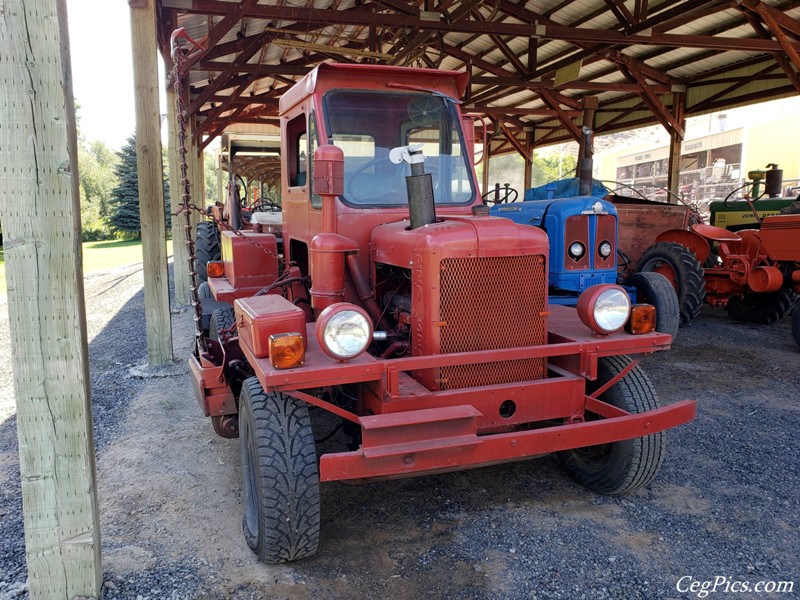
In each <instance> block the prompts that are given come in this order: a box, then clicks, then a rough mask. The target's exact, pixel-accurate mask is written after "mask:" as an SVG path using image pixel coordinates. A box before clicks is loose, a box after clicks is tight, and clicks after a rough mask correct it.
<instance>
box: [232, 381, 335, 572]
mask: <svg viewBox="0 0 800 600" xmlns="http://www.w3.org/2000/svg"><path fill="white" fill-rule="evenodd" d="M239 439H240V441H241V450H242V475H243V479H244V516H243V517H242V529H243V531H244V537H245V540H246V542H247V545H248V546H250V549H251V550H252V551H253V552H255V553H256V555H258V558H259V560H261V561H263V562H265V563H268V564H278V563H285V562H289V561H293V560H298V559H301V558H307V557H309V556H313V555H314V554H315V553H316V552H317V547H318V545H319V523H320V508H319V466H318V463H317V453H316V448H315V446H314V435H313V432H312V430H311V420H310V419H309V416H308V407H307V405H306V404H305V403H304V402H302V401H300V400H297V399H295V398H292V397H291V396H287V395H284V394H281V393H280V392H271V393H266V392H264V390H263V388H262V387H261V384H260V383H259V382H258V379H257V378H256V377H251V378H249V379H247V380H245V382H244V384H243V385H242V393H241V396H240V397H239Z"/></svg>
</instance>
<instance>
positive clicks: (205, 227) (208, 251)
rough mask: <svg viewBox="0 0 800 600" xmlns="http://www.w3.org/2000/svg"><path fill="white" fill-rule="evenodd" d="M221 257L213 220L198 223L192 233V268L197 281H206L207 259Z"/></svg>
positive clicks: (217, 230)
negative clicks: (195, 273)
mask: <svg viewBox="0 0 800 600" xmlns="http://www.w3.org/2000/svg"><path fill="white" fill-rule="evenodd" d="M221 257H222V255H221V253H220V247H219V229H218V228H217V224H216V223H214V222H213V221H202V222H201V223H198V224H197V228H196V229H195V233H194V270H195V271H197V281H198V282H201V283H202V282H205V281H208V268H207V266H206V265H207V264H208V261H211V260H219V259H220V258H221Z"/></svg>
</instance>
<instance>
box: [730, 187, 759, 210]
mask: <svg viewBox="0 0 800 600" xmlns="http://www.w3.org/2000/svg"><path fill="white" fill-rule="evenodd" d="M752 186H753V184H752V182H750V181H748V182H747V183H745V184H744V185H742V186H739V187H738V188H736V189H735V190H733V191H732V192H731V193H730V194H728V195H727V196H725V200H723V201H722V204H723V205H724V206H728V203H729V202H730V201H731V199H732V198H733V196H734V195H735V194H736V192H738V191H740V190H743V189H745V188H747V187H752ZM743 200H745V201H746V200H747V198H738V199H737V200H736V202H741V201H743ZM755 200H758V198H754V199H753V201H755Z"/></svg>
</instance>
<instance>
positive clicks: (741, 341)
mask: <svg viewBox="0 0 800 600" xmlns="http://www.w3.org/2000/svg"><path fill="white" fill-rule="evenodd" d="M141 286H142V278H141V271H140V268H139V267H133V268H126V269H121V270H117V271H114V272H107V273H104V274H100V275H95V276H92V277H90V278H88V279H87V281H86V291H87V304H88V306H90V308H91V310H92V313H91V314H90V315H89V331H90V340H91V346H90V358H91V361H92V364H91V367H92V389H93V403H94V414H95V434H96V439H97V448H98V463H97V468H98V487H99V496H100V510H101V524H102V544H103V565H104V572H105V584H104V591H103V598H106V599H112V598H119V599H132V600H139V599H140V600H155V599H161V598H167V599H183V598H187V599H188V598H213V599H217V598H219V599H223V598H237V599H238V598H241V599H245V598H264V597H270V598H273V597H274V598H287V599H301V598H302V599H304V598H342V599H349V598H356V597H369V598H392V599H398V600H404V599H408V600H411V599H413V600H419V599H420V598H454V599H455V598H459V599H461V598H478V599H483V598H487V599H488V598H492V599H494V598H504V599H506V598H507V599H517V598H520V599H521V598H525V599H551V598H552V599H557V598H565V599H577V598H590V599H603V598H608V599H612V598H613V599H617V598H646V599H650V598H693V597H697V596H696V595H695V594H688V593H681V592H680V591H678V590H677V589H676V583H677V582H678V580H679V579H680V578H681V577H685V576H690V577H692V579H693V580H697V581H707V580H713V579H714V578H715V577H717V576H725V577H729V578H731V580H732V581H734V580H735V581H749V582H750V583H751V584H752V583H755V582H757V581H762V580H764V581H771V580H775V581H792V582H793V583H794V587H795V590H794V592H793V593H789V594H774V595H770V594H741V593H740V594H734V596H735V597H738V598H750V597H753V598H756V597H757V598H768V597H776V598H777V597H780V598H796V597H800V577H799V576H798V574H799V571H800V569H798V567H799V566H800V536H798V534H797V516H798V514H800V512H799V511H798V508H799V506H798V505H799V504H800V495H799V494H798V490H799V489H800V486H798V477H799V475H798V464H800V461H798V457H799V456H800V449H799V446H800V444H798V440H797V431H798V430H799V429H800V409H799V408H798V403H797V400H798V396H800V394H799V393H798V390H800V368H798V367H800V353H798V350H797V347H796V346H795V344H794V342H793V340H792V338H791V335H790V332H789V323H788V320H784V321H782V322H780V323H777V324H775V325H773V326H769V327H760V326H751V325H744V324H738V323H733V322H731V321H729V320H727V319H726V318H725V317H724V315H723V313H722V312H721V311H712V310H710V309H705V311H704V313H703V315H702V316H701V318H700V319H699V320H698V321H696V322H695V323H694V324H693V325H692V326H691V327H689V328H686V329H683V330H681V333H680V336H679V339H678V341H677V342H676V345H675V348H674V349H673V350H672V351H671V352H668V353H667V352H664V353H660V354H657V355H655V356H652V357H650V358H648V359H646V360H645V362H644V366H645V369H646V370H647V372H648V374H649V375H650V377H651V379H652V380H653V382H654V384H655V386H656V388H657V389H658V391H659V394H660V397H661V400H662V403H665V404H666V403H670V402H674V401H677V400H681V399H684V398H695V399H697V401H698V417H697V420H696V421H695V422H694V423H692V424H690V425H687V426H683V427H680V428H678V429H675V430H672V431H670V432H669V435H668V437H669V447H668V451H667V457H666V460H665V463H664V466H663V468H662V470H661V473H660V475H659V477H658V478H657V479H656V480H655V482H654V483H653V484H652V485H651V486H649V487H648V488H647V489H644V490H641V491H639V492H637V493H635V494H632V495H629V496H623V497H603V496H598V495H596V494H593V493H591V492H588V491H587V490H585V489H583V488H582V487H580V486H578V485H576V484H574V483H573V482H572V481H571V480H570V479H568V478H567V477H566V476H565V475H564V474H563V472H562V471H561V470H560V468H559V467H558V464H557V463H556V461H555V460H554V459H553V458H550V457H548V458H543V459H540V460H535V461H529V462H524V463H515V464H510V465H499V466H494V467H486V468H482V469H475V470H472V471H467V472H461V473H452V474H447V475H438V476H431V477H427V478H416V479H407V480H399V481H388V482H381V483H374V484H370V485H366V486H348V485H343V484H338V483H332V484H324V485H323V486H322V491H321V502H322V531H321V544H320V551H319V554H318V555H317V556H315V557H313V558H311V559H308V560H305V561H301V562H298V563H294V564H292V565H288V566H264V565H261V564H259V563H257V562H256V561H255V559H254V557H253V555H252V553H250V551H249V550H248V548H247V547H246V545H245V544H244V541H243V540H242V537H241V533H240V521H241V484H240V482H239V455H238V454H239V453H238V442H237V441H236V440H223V439H221V438H218V437H217V436H215V434H214V433H213V431H212V430H211V427H210V424H209V423H208V422H207V421H206V420H205V419H204V418H203V417H202V416H201V414H200V411H199V409H198V407H197V405H196V401H195V400H194V398H193V395H192V392H191V386H190V383H189V378H188V374H187V370H186V368H185V366H184V365H183V361H182V360H181V361H180V362H179V363H178V364H177V365H176V366H175V367H173V368H172V369H167V370H165V371H163V372H161V373H156V374H151V375H162V376H159V377H156V376H149V377H145V378H140V377H136V376H133V375H131V373H132V372H133V373H139V374H141V371H137V370H136V369H133V370H132V369H131V367H132V366H133V365H136V364H139V363H141V362H142V361H143V360H144V359H145V356H146V348H145V341H144V327H143V312H142V311H143V300H142V292H141ZM173 326H174V345H175V355H176V356H177V357H180V358H181V359H182V358H183V357H184V356H185V355H186V354H187V353H188V347H189V343H190V340H191V319H190V316H189V314H188V313H186V312H183V313H178V314H175V316H174V325H173ZM7 327H8V325H7V322H6V321H5V319H3V320H0V340H7V339H8V335H7V331H4V329H5V328H7ZM2 334H5V335H2ZM8 353H9V349H5V351H2V352H0V356H5V357H7V356H8ZM2 366H4V367H5V368H4V369H0V386H2V388H3V391H4V392H5V393H4V394H3V395H2V400H0V519H2V520H1V521H0V600H7V599H10V598H25V597H26V596H27V592H26V586H25V578H26V570H25V563H24V544H23V533H22V519H21V513H20V511H21V501H20V494H19V470H18V457H17V448H16V437H15V436H16V429H15V428H16V424H15V419H14V417H13V390H12V389H11V380H10V376H9V374H8V365H7V364H6V365H2ZM317 425H318V426H319V428H320V430H319V431H318V434H317V435H318V437H319V436H320V435H322V434H324V433H325V430H324V427H325V424H323V423H322V421H321V420H316V421H315V426H317ZM684 581H685V580H684ZM712 597H714V596H712Z"/></svg>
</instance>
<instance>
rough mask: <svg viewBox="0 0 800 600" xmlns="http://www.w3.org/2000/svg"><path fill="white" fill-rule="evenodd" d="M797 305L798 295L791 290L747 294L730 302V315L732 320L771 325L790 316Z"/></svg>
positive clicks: (733, 298) (783, 289)
mask: <svg viewBox="0 0 800 600" xmlns="http://www.w3.org/2000/svg"><path fill="white" fill-rule="evenodd" d="M795 304H797V294H796V293H795V292H794V290H791V289H789V288H781V289H779V290H778V291H777V292H763V293H760V294H759V293H756V292H745V293H744V295H743V296H734V297H732V298H731V299H730V300H728V315H730V317H731V319H736V320H737V321H744V322H745V323H756V324H758V325H771V324H772V323H774V322H775V321H779V320H781V319H782V318H783V317H785V316H786V315H788V314H789V312H790V311H791V310H792V308H793V307H794V305H795Z"/></svg>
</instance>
